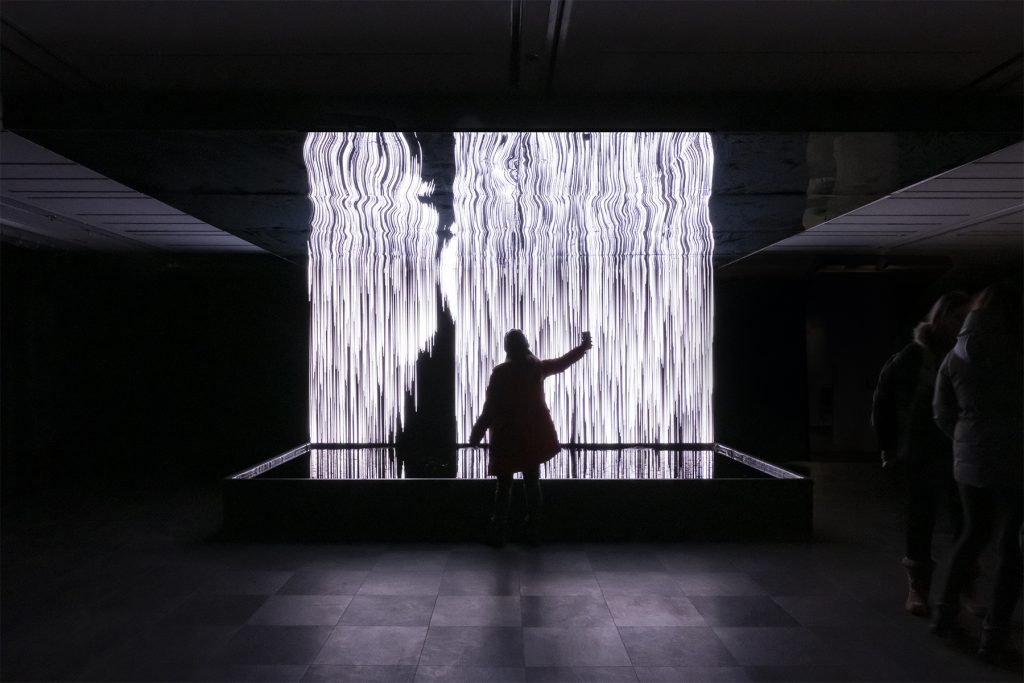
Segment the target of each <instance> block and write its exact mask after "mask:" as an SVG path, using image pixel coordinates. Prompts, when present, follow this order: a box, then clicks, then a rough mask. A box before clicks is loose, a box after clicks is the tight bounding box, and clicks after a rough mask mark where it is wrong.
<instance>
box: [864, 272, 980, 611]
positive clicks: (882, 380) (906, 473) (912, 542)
mask: <svg viewBox="0 0 1024 683" xmlns="http://www.w3.org/2000/svg"><path fill="white" fill-rule="evenodd" d="M968 303H969V300H968V297H967V295H966V294H964V293H963V292H959V291H956V292H949V293H947V294H944V295H942V296H941V297H939V299H938V301H936V302H935V304H934V305H933V306H932V308H931V310H930V311H929V312H928V315H927V317H926V318H925V319H924V320H923V321H922V322H921V323H919V324H918V325H917V327H915V328H914V339H913V341H912V342H911V343H909V344H907V345H906V346H905V347H904V348H903V349H901V350H900V351H899V352H898V353H896V354H895V355H894V356H893V357H892V358H890V359H889V361H888V362H887V363H886V364H885V366H884V367H883V368H882V372H881V374H880V376H879V378H878V386H877V387H876V389H875V396H874V402H873V406H872V413H871V421H872V424H873V425H874V427H875V431H876V433H877V434H878V443H879V446H880V447H881V450H882V466H883V467H885V468H886V469H887V470H895V469H898V470H899V471H900V473H901V475H902V478H903V480H904V482H905V483H906V501H907V507H906V539H905V544H906V548H905V552H906V555H905V557H904V558H903V561H902V564H903V566H904V568H905V569H906V572H907V582H908V584H909V588H908V591H907V598H906V600H905V602H904V608H905V609H906V610H907V611H908V612H910V613H911V614H915V615H917V616H927V614H928V592H929V590H930V588H931V577H932V572H933V571H934V568H935V562H934V560H933V559H932V536H933V534H934V531H935V519H936V513H937V511H938V509H939V507H940V505H943V504H944V505H945V506H946V507H947V509H948V510H949V515H950V522H951V524H952V526H953V531H954V533H957V534H958V533H959V532H960V528H961V520H962V516H961V514H960V501H959V500H958V499H957V494H956V485H955V483H954V482H953V449H952V444H951V443H950V440H949V437H947V436H946V435H945V434H943V433H942V432H941V431H940V430H939V428H938V427H937V426H936V425H935V422H934V420H932V394H933V393H934V388H935V376H936V374H937V372H938V369H939V364H940V363H941V362H942V359H943V358H944V357H945V355H946V353H947V352H948V351H949V350H950V349H951V348H953V344H954V342H955V341H956V334H957V332H958V331H959V329H960V325H961V324H962V323H963V321H964V317H965V315H966V314H967V305H968Z"/></svg>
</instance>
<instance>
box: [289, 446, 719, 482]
mask: <svg viewBox="0 0 1024 683" xmlns="http://www.w3.org/2000/svg"><path fill="white" fill-rule="evenodd" d="M714 457H715V456H714V453H713V452H712V451H710V450H685V451H667V450H655V449H652V448H623V449H616V450H606V451H597V450H563V451H562V452H560V453H559V454H558V455H556V456H555V457H554V458H553V459H552V460H550V461H549V462H547V463H546V464H544V465H543V466H541V477H542V478H543V479H711V478H713V477H714ZM517 476H518V475H517ZM309 477H310V479H418V478H434V477H436V478H457V479H484V478H486V477H487V451H486V450H483V449H479V448H461V449H459V450H458V451H456V452H455V453H453V454H452V455H451V456H450V457H446V458H438V457H436V456H435V457H433V458H424V457H422V456H417V457H405V458H403V457H401V456H400V455H399V453H398V452H397V451H396V450H395V449H393V448H344V449H342V448H331V449H327V448H318V449H314V450H313V451H312V452H311V453H310V458H309Z"/></svg>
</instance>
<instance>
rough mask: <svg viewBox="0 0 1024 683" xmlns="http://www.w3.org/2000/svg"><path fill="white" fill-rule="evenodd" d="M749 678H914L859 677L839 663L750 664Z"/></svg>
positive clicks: (835, 682)
mask: <svg viewBox="0 0 1024 683" xmlns="http://www.w3.org/2000/svg"><path fill="white" fill-rule="evenodd" d="M745 670H746V673H747V676H748V678H747V680H749V681H764V682H765V683H775V682H777V683H822V682H823V681H827V682H828V683H843V682H845V681H864V680H878V681H893V682H894V683H895V681H904V680H914V679H913V678H910V679H902V678H887V677H885V676H883V677H882V678H880V679H874V678H870V679H864V678H861V677H859V675H858V674H857V673H856V672H855V671H851V670H850V669H848V668H846V667H844V666H838V665H825V664H821V665H817V666H748V667H746V669H745Z"/></svg>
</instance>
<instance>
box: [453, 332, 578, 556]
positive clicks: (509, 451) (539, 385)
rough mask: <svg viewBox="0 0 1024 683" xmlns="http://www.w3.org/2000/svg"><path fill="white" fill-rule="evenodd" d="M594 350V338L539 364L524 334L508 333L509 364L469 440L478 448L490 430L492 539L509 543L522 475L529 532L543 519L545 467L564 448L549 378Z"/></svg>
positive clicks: (495, 380) (497, 374)
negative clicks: (515, 481)
mask: <svg viewBox="0 0 1024 683" xmlns="http://www.w3.org/2000/svg"><path fill="white" fill-rule="evenodd" d="M592 347H593V343H592V342H591V340H590V334H589V333H587V332H584V333H583V340H582V341H581V343H580V344H579V346H577V347H576V348H574V349H573V350H571V351H569V352H568V353H567V354H565V355H564V356H561V357H560V358H555V359H552V360H539V359H538V358H537V357H536V356H534V355H533V354H532V353H531V352H530V344H529V342H527V340H526V335H524V334H523V332H522V331H521V330H510V331H509V332H508V334H506V335H505V353H506V354H507V360H506V361H505V362H504V363H501V364H500V365H498V366H497V367H495V368H494V371H493V372H492V373H491V379H490V382H489V383H488V385H487V396H486V400H485V401H484V407H483V410H482V411H481V413H480V417H479V418H478V419H477V421H476V424H474V425H473V431H472V433H471V434H470V437H469V443H470V445H472V446H477V445H479V444H480V442H481V441H482V440H483V437H484V432H486V431H487V430H490V457H489V459H488V463H487V474H489V475H491V476H494V477H497V479H498V484H497V487H496V489H495V493H494V516H493V517H492V519H491V522H492V526H493V535H494V538H493V541H494V542H495V543H496V544H497V545H501V544H503V543H504V539H505V534H506V529H507V524H508V513H509V504H510V502H511V495H512V477H513V475H514V474H515V473H516V472H522V473H523V482H524V485H525V487H526V500H527V511H528V513H527V514H528V517H527V525H528V526H527V529H528V531H529V532H530V533H531V535H535V534H536V533H537V531H538V525H539V523H540V516H541V504H542V501H541V493H540V466H541V465H542V464H544V463H545V462H547V461H548V460H550V459H551V458H553V457H554V456H555V454H556V453H558V451H559V450H561V446H560V445H559V443H558V434H557V433H556V431H555V424H554V422H552V421H551V414H550V412H549V411H548V406H547V403H545V401H544V380H545V379H546V378H548V377H550V376H551V375H556V374H558V373H560V372H564V371H565V370H566V369H567V368H568V367H569V366H570V365H572V364H573V363H575V362H577V361H578V360H580V359H581V358H583V356H584V355H585V354H586V353H587V351H589V350H590V349H591V348H592Z"/></svg>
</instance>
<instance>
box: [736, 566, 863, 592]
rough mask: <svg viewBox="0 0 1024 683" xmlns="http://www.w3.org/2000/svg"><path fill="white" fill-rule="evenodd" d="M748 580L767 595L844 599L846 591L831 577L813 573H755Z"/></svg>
mask: <svg viewBox="0 0 1024 683" xmlns="http://www.w3.org/2000/svg"><path fill="white" fill-rule="evenodd" d="M750 578H751V579H753V580H754V581H755V582H756V583H757V585H759V586H761V587H762V588H763V589H764V592H765V593H767V594H768V595H772V596H779V595H833V596H837V597H846V596H847V595H848V593H847V592H846V590H845V589H844V588H843V587H842V586H840V585H838V584H837V583H836V582H835V581H834V580H833V579H832V577H831V576H829V575H828V574H826V573H823V572H815V571H806V570H804V571H796V572H794V571H791V570H789V569H780V570H776V571H755V572H751V573H750Z"/></svg>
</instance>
